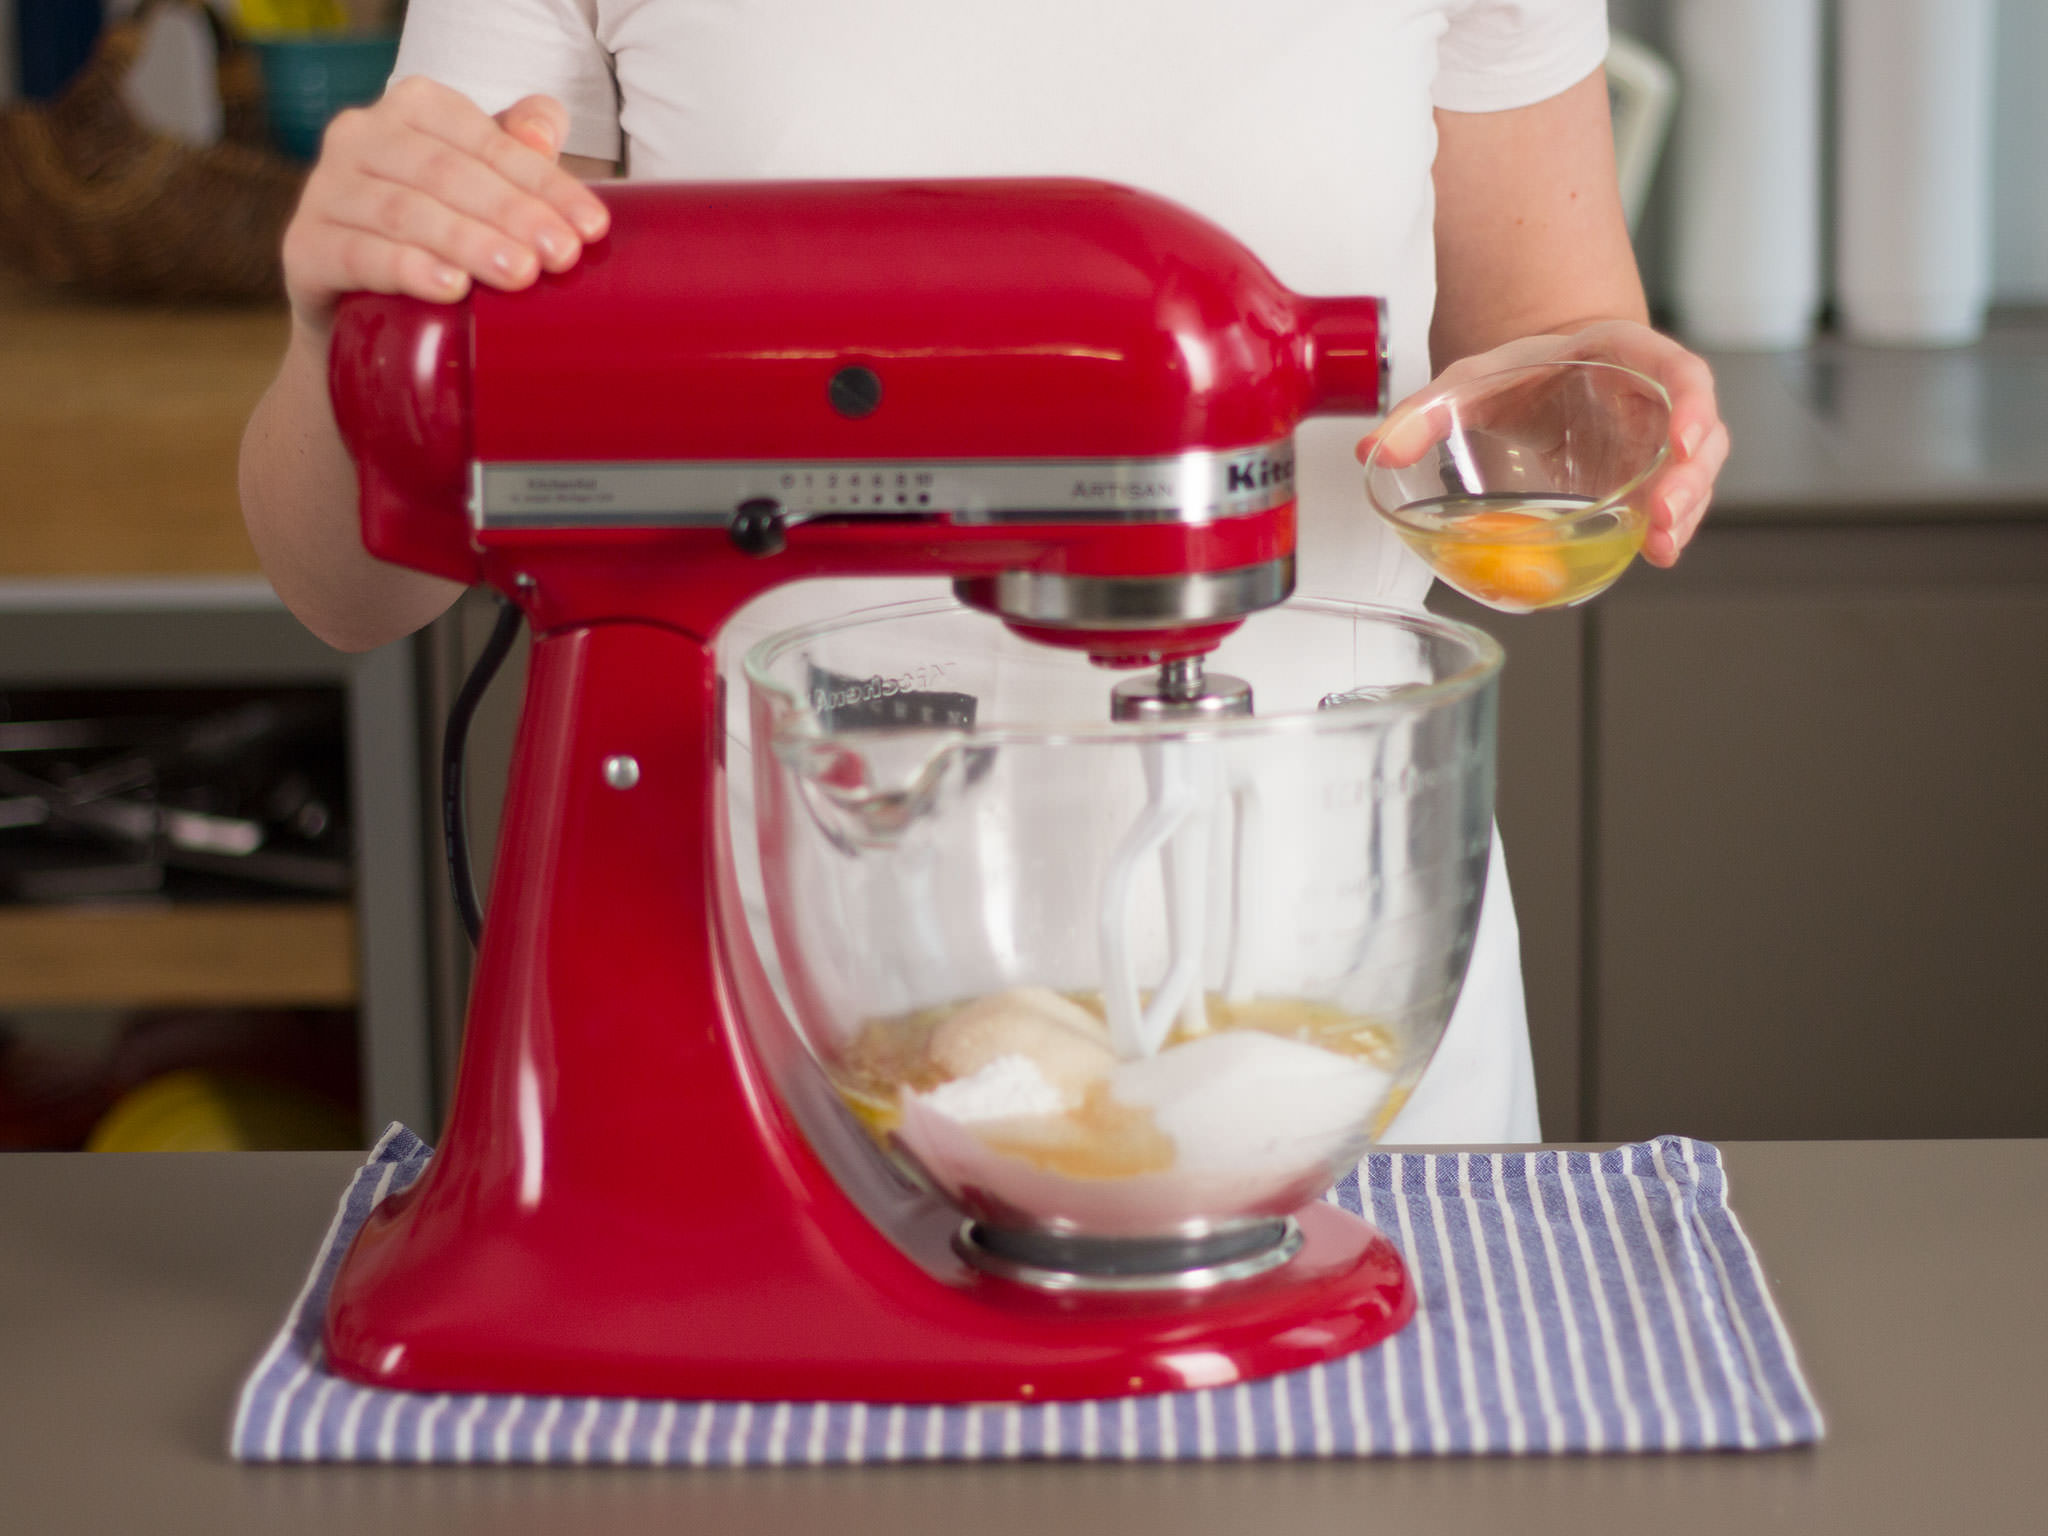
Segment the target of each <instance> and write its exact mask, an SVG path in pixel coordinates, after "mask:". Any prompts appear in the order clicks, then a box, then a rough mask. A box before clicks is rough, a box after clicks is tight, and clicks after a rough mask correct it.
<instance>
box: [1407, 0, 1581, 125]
mask: <svg viewBox="0 0 2048 1536" xmlns="http://www.w3.org/2000/svg"><path fill="white" fill-rule="evenodd" d="M1606 56H1607V5H1606V0H1454V3H1453V4H1452V6H1451V7H1450V12H1449V15H1448V17H1447V26H1446V30H1445V32H1444V35H1443V38H1442V40H1441V41H1440V42H1439V43H1438V45H1437V76H1436V87H1435V91H1434V99H1435V102H1436V105H1437V106H1439V107H1442V108H1444V109H1446V110H1447V111H1451V112H1501V111H1505V110H1507V109H1508V108H1510V107H1526V106H1529V105H1531V104H1533V103H1535V102H1539V101H1544V100H1547V99H1548V98H1550V97H1552V96H1555V95H1557V94H1558V92H1560V91H1562V90H1564V89H1566V88H1567V87H1568V86H1573V85H1577V84H1578V83H1579V82H1580V81H1581V80H1583V79H1585V78H1586V76H1588V75H1590V74H1591V73H1592V72H1593V71H1594V70H1595V69H1596V68H1598V67H1599V64H1600V61H1601V60H1602V59H1604V58H1606Z"/></svg>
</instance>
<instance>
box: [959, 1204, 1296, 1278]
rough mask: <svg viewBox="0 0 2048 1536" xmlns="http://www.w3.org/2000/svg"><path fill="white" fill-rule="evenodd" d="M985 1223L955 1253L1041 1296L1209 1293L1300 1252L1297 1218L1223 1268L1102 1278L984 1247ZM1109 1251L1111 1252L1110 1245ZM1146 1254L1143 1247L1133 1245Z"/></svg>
mask: <svg viewBox="0 0 2048 1536" xmlns="http://www.w3.org/2000/svg"><path fill="white" fill-rule="evenodd" d="M979 1226H980V1223H978V1222H974V1221H966V1222H962V1223H961V1224H960V1229H959V1230H958V1231H957V1232H955V1233H954V1234H953V1251H954V1252H955V1253H957V1254H959V1255H960V1257H961V1258H963V1259H965V1260H966V1261H967V1262H968V1263H969V1264H971V1265H973V1266H974V1267H975V1268H976V1269H978V1270H981V1271H982V1272H983V1273H984V1274H990V1275H997V1276H1000V1277H1001V1278H1002V1279H1005V1280H1009V1281H1012V1282H1013V1283H1015V1284H1017V1285H1028V1286H1030V1287H1031V1288H1032V1289H1033V1290H1040V1291H1098V1292H1110V1293H1125V1294H1129V1293H1131V1292H1145V1291H1153V1292H1158V1291H1206V1290H1210V1289H1212V1288H1213V1287H1215V1286H1219V1285H1228V1284H1229V1283H1230V1282H1231V1281H1233V1280H1249V1279H1250V1278H1251V1277H1252V1276H1254V1275H1262V1274H1264V1273H1266V1272H1267V1271H1268V1270H1272V1269H1278V1268H1279V1267H1280V1266H1281V1265H1282V1264H1285V1263H1286V1262H1287V1261H1288V1260H1289V1259H1291V1258H1293V1257H1294V1256H1295V1255H1296V1254H1297V1253H1299V1252H1301V1245H1302V1234H1301V1224H1300V1223H1299V1222H1297V1221H1296V1220H1295V1219H1294V1218H1293V1217H1292V1216H1289V1217H1287V1218H1286V1219H1285V1221H1284V1223H1282V1224H1281V1231H1280V1232H1279V1234H1278V1236H1277V1237H1276V1238H1275V1239H1274V1241H1273V1242H1272V1244H1271V1245H1269V1246H1267V1247H1264V1248H1261V1249H1259V1250H1258V1251H1257V1252H1255V1253H1249V1254H1245V1255H1244V1256H1242V1257H1239V1258H1232V1259H1229V1260H1226V1261H1225V1262H1222V1263H1217V1264H1206V1265H1200V1264H1198V1265H1196V1266H1193V1267H1190V1268H1187V1269H1163V1270H1155V1271H1152V1272H1150V1273H1142V1274H1113V1273H1099V1272H1094V1271H1090V1270H1077V1269H1052V1268H1048V1267H1045V1266H1042V1265H1037V1264H1031V1263H1027V1262H1025V1261H1023V1260H1021V1259H1015V1258H1011V1257H1009V1256H1007V1255H1005V1254H1000V1253H996V1252H994V1251H993V1250H991V1249H990V1248H989V1247H988V1246H987V1245H986V1244H984V1243H983V1242H982V1241H981V1238H980V1235H979V1232H978V1230H977V1229H978V1228H979ZM1103 1246H1104V1247H1109V1246H1112V1245H1111V1244H1109V1243H1105V1244H1104V1245H1103ZM1133 1246H1134V1248H1143V1247H1144V1246H1146V1245H1145V1244H1143V1243H1138V1244H1134V1245H1133Z"/></svg>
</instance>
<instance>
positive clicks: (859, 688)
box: [811, 661, 956, 714]
mask: <svg viewBox="0 0 2048 1536" xmlns="http://www.w3.org/2000/svg"><path fill="white" fill-rule="evenodd" d="M955 665H956V663H954V662H950V661H933V662H927V663H926V664H925V665H924V666H921V667H912V668H911V669H910V670H909V671H908V672H899V673H897V674H896V675H895V676H894V677H882V676H880V675H879V674H878V675H876V676H874V677H868V678H863V679H861V681H859V682H857V683H848V684H846V685H845V686H844V687H841V688H813V689H812V690H811V709H812V710H813V712H815V713H819V714H823V713H824V712H825V711H827V710H833V709H844V708H846V707H847V706H848V705H849V704H872V703H874V702H875V701H876V700H877V699H893V698H895V697H896V695H898V694H899V693H928V692H930V691H932V690H933V689H934V688H936V687H937V686H938V683H939V681H940V679H942V678H943V677H944V676H945V675H946V674H947V673H948V672H950V671H952V670H953V668H954V666H955Z"/></svg>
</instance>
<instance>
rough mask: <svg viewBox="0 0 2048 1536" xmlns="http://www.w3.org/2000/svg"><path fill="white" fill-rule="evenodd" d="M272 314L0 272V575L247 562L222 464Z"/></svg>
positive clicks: (267, 369) (278, 332)
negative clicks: (7, 497)
mask: <svg viewBox="0 0 2048 1536" xmlns="http://www.w3.org/2000/svg"><path fill="white" fill-rule="evenodd" d="M289 326H290V322H289V320H288V318H287V316H286V314H285V312H284V310H283V309H282V308H281V307H275V306H260V307H252V308H227V307H215V308H200V307H176V306H169V305H161V306H155V305H112V304H95V303H90V302H86V301H83V300H79V299H74V298H69V297H66V296H64V295H61V294H57V293H53V292H51V291H50V290H47V289H41V288H37V287H34V286H32V285H30V284H28V283H27V282H25V281H23V280H22V279H20V278H19V277H16V276H14V275H12V274H7V273H0V464H4V465H6V466H7V480H8V486H9V488H10V491H11V493H12V497H13V505H12V506H11V508H10V511H9V515H8V521H7V538H6V541H5V543H4V544H0V575H5V576H55V575H95V576H99V575H120V574H190V573H197V572H228V571H253V570H255V569H256V554H255V551H254V550H252V549H251V548H250V547H249V540H248V537H247V535H246V534H245V533H244V532H243V531H242V517H241V510H240V504H239V500H238V497H237V493H236V488H235V460H236V456H237V453H238V451H239V447H240V443H241V437H242V426H243V423H244V422H246V421H247V420H248V417H249V412H250V410H251V409H252V408H253V407H254V406H255V404H256V401H257V399H258V398H259V397H260V396H261V395H262V393H263V390H264V388H265V387H266V386H267V384H268V383H269V381H270V377H271V375H272V374H273V373H274V372H275V371H276V369H277V364H278V359H279V358H280V357H282V356H283V353H284V343H285V337H286V335H287V333H288V330H289Z"/></svg>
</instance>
